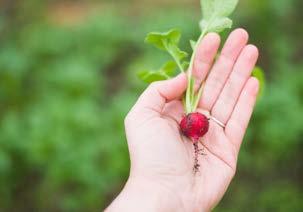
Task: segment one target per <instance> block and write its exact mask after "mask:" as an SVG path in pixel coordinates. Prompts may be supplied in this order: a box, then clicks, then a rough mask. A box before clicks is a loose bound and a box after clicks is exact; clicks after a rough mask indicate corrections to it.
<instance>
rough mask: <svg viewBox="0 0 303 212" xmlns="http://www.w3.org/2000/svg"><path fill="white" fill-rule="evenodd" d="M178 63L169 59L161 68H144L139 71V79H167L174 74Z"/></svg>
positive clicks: (151, 80) (149, 81)
mask: <svg viewBox="0 0 303 212" xmlns="http://www.w3.org/2000/svg"><path fill="white" fill-rule="evenodd" d="M176 68H177V65H176V63H175V62H174V61H168V62H167V63H165V64H164V65H163V66H162V67H161V68H160V69H159V70H156V71H149V70H143V71H140V72H138V73H137V76H138V77H139V79H141V80H142V81H143V82H146V83H152V82H155V81H161V80H167V79H170V78H171V77H173V76H174V74H175V71H176Z"/></svg>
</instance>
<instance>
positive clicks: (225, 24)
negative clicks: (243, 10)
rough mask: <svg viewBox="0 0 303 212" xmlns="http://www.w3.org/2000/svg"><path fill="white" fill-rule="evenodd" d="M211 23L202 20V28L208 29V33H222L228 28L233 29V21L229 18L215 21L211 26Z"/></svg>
mask: <svg viewBox="0 0 303 212" xmlns="http://www.w3.org/2000/svg"><path fill="white" fill-rule="evenodd" d="M208 24H209V22H208V21H206V20H202V21H201V22H200V27H201V29H206V28H207V31H208V32H218V33H219V32H222V31H223V30H224V29H226V28H231V27H232V24H233V22H232V20H231V19H229V18H217V19H214V21H213V22H212V24H211V25H209V26H208Z"/></svg>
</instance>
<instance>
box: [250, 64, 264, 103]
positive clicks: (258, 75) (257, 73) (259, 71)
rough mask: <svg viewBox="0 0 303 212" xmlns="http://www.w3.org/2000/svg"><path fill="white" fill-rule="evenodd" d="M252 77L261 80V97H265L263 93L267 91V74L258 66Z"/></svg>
mask: <svg viewBox="0 0 303 212" xmlns="http://www.w3.org/2000/svg"><path fill="white" fill-rule="evenodd" d="M252 76H254V77H256V78H257V79H258V80H259V83H260V89H259V97H262V96H263V92H264V89H265V83H266V80H265V74H264V71H263V69H262V68H260V67H258V66H256V67H255V68H254V70H253V71H252Z"/></svg>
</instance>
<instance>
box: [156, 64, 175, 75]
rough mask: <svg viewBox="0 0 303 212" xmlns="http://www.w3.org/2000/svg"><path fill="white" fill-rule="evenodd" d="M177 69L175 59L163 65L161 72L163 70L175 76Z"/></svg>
mask: <svg viewBox="0 0 303 212" xmlns="http://www.w3.org/2000/svg"><path fill="white" fill-rule="evenodd" d="M176 69H177V64H176V63H175V62H174V61H168V62H167V63H165V64H164V65H163V66H162V68H161V69H160V72H163V73H165V74H166V75H168V76H169V77H172V76H174V74H175V72H176Z"/></svg>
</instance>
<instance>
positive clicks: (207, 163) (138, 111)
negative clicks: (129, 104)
mask: <svg viewBox="0 0 303 212" xmlns="http://www.w3.org/2000/svg"><path fill="white" fill-rule="evenodd" d="M247 42H248V33H247V32H246V31H245V30H244V29H236V30H234V31H233V32H232V33H231V34H230V35H229V37H228V39H227V41H226V43H225V44H224V46H223V49H222V51H221V54H220V55H219V56H218V57H217V59H216V61H215V56H216V54H217V51H218V48H219V45H220V37H219V35H218V34H215V33H209V34H208V35H206V36H205V38H204V39H203V40H202V41H201V43H200V44H198V50H197V54H196V57H195V60H194V66H193V75H194V76H195V78H196V82H197V85H196V87H198V86H200V84H201V82H202V81H205V87H204V92H203V95H202V98H201V100H200V103H199V108H198V111H199V112H201V113H204V114H205V115H207V116H209V114H211V115H212V116H213V117H215V118H216V119H218V120H220V122H222V123H224V124H225V125H226V127H225V128H223V127H221V126H219V125H218V124H217V123H216V122H214V121H212V120H210V128H209V131H208V133H207V134H206V135H205V136H204V137H203V138H201V140H200V142H199V148H201V149H203V153H204V155H199V164H200V168H199V172H197V173H196V174H195V173H194V172H193V166H194V148H193V144H192V142H191V141H190V140H189V139H187V138H185V137H184V136H182V135H181V134H180V129H179V122H180V120H181V119H182V117H183V116H184V108H183V106H182V102H181V100H180V99H181V96H182V94H183V93H184V91H185V90H186V86H187V77H186V75H185V74H180V75H179V76H177V77H175V78H173V79H171V80H167V81H161V82H155V83H153V84H151V85H150V86H149V87H148V88H147V89H146V90H145V91H144V92H143V94H142V95H141V96H140V98H139V99H138V101H137V103H136V104H135V105H134V107H133V108H132V109H131V111H130V112H129V114H128V115H127V117H126V119H125V128H126V135H127V141H128V147H129V152H130V159H131V170H130V176H129V179H128V181H127V183H126V185H125V187H124V189H123V190H122V192H121V193H120V194H119V195H118V197H117V198H116V199H115V200H114V201H113V203H112V204H111V205H110V206H109V207H108V208H107V209H106V211H109V212H110V211H211V210H212V209H213V208H214V207H215V206H216V205H217V203H218V202H219V201H220V200H221V198H222V197H223V195H224V193H225V192H226V190H227V188H228V186H229V184H230V182H231V180H232V178H233V177H234V175H235V172H236V165H237V158H238V153H239V149H240V146H241V143H242V140H243V137H244V135H245V132H246V129H247V126H248V123H249V120H250V117H251V115H252V112H253V108H254V105H255V102H256V98H257V94H258V89H259V83H258V80H257V79H256V78H254V77H251V71H252V69H253V68H254V66H255V63H256V61H257V58H258V49H257V48H256V47H255V46H254V45H251V44H247Z"/></svg>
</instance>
